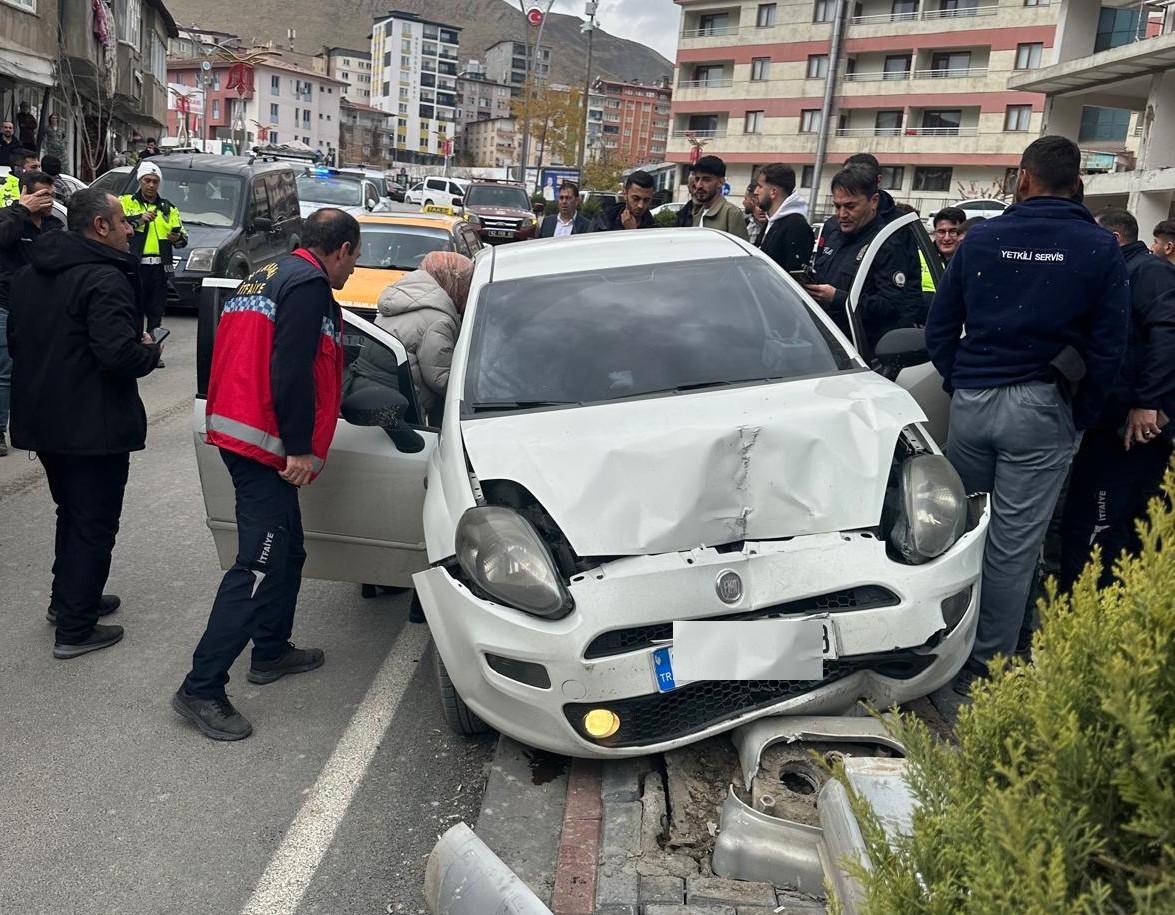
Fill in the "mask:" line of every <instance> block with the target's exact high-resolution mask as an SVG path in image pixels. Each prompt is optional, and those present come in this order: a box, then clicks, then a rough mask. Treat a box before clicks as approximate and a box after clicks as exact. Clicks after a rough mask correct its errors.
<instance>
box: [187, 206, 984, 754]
mask: <svg viewBox="0 0 1175 915" xmlns="http://www.w3.org/2000/svg"><path fill="white" fill-rule="evenodd" d="M640 242H641V243H640V244H639V245H633V244H632V243H631V242H630V240H629V239H627V238H626V237H624V235H623V233H600V234H594V235H589V236H586V237H584V239H583V240H582V241H581V242H579V243H577V244H575V245H572V246H568V245H567V244H566V242H559V241H536V242H534V243H533V244H531V245H506V246H501V247H497V248H492V249H489V250H487V251H483V252H482V253H481V254H479V255H478V257H477V259H476V261H475V268H474V276H473V282H472V288H471V291H470V296H469V303H470V304H469V306H468V309H467V311H466V313H465V317H464V321H463V327H462V333H461V337H460V339H459V341H458V343H457V346H456V349H455V351H454V353H453V365H452V373H451V375H450V378H449V387H448V393H447V396H446V399H445V434H444V436H443V437H440V438H438V434H437V430H433V429H429V428H427V427H424V426H421V425H420V417H419V413H418V411H417V407H416V401H415V392H414V389H413V387H412V384H411V381H410V377H411V375H410V372H409V371H408V368H407V359H406V355H405V353H404V350H403V347H402V346H401V345H400V343H399V341H398V340H397V339H396V338H395V337H393V336H391V335H389V334H386V333H384V332H383V331H382V330H381V329H380V328H378V327H376V326H374V325H372V324H370V323H368V322H366V321H364V320H363V319H362V318H360V317H358V316H357V315H354V314H352V313H350V312H344V321H345V324H346V329H345V331H344V350H345V353H346V360H347V363H348V364H350V363H351V362H353V360H354V359H355V357H356V355H357V354H358V352H359V349H360V348H361V347H363V346H372V347H376V348H379V349H383V350H385V357H386V358H387V359H394V360H395V362H396V363H397V364H398V366H399V371H398V375H399V392H398V393H397V392H395V391H392V390H390V389H379V388H377V389H371V388H367V389H366V390H364V391H359V392H357V393H356V394H353V395H351V397H349V398H348V399H347V400H346V401H345V402H344V404H343V409H342V414H343V418H342V419H340V420H339V424H338V429H337V432H336V436H335V440H334V444H333V446H332V448H331V454H330V457H329V460H328V461H327V465H326V469H325V471H324V472H323V474H322V476H321V477H320V478H319V479H318V480H317V481H316V482H315V484H314V485H313V486H310V487H307V488H306V489H304V491H303V492H302V497H301V503H302V511H303V517H304V527H305V530H306V532H307V534H306V536H307V551H308V553H309V558H308V560H307V563H306V567H305V574H306V575H308V576H310V577H317V578H327V579H334V580H338V581H351V582H376V583H380V584H389V585H408V584H409V583H410V582H411V583H414V585H415V587H416V590H417V595H418V596H419V598H420V601H421V604H422V605H423V608H424V612H425V615H426V616H427V618H428V623H429V627H430V630H431V632H432V636H433V639H434V642H435V644H436V649H437V651H436V657H437V661H436V676H437V679H438V683H439V688H440V692H441V696H442V700H443V702H444V708H445V714H446V717H447V719H448V721H449V723H450V725H451V726H452V727H454V728H455V729H456V730H458V731H461V732H463V733H472V732H476V731H478V730H482V729H485V728H486V727H487V726H488V727H493V728H497V729H498V730H500V731H501V732H502V733H505V734H508V735H510V736H511V737H514V738H516V739H518V740H520V741H522V742H523V743H526V744H529V745H531V746H534V747H540V748H544V749H547V750H551V751H554V752H558V753H563V754H568V755H573V756H589V757H590V756H596V757H606V756H629V755H638V754H646V753H652V752H659V751H664V750H668V749H671V748H673V747H677V746H681V745H683V744H687V743H690V742H693V741H697V740H700V739H703V738H705V737H708V736H711V735H713V734H717V733H720V732H723V731H727V730H730V729H731V728H733V727H735V726H737V725H739V724H742V723H745V722H747V721H749V720H751V719H754V718H758V717H762V716H767V715H778V714H812V713H816V714H831V713H837V712H841V711H844V710H846V709H848V708H850V707H851V706H853V705H854V704H855V703H856V702H857V701H858V700H859V699H861V698H865V699H868V700H870V701H872V702H873V703H875V704H876V705H878V706H879V707H885V706H889V705H890V704H892V703H900V702H904V701H907V700H910V699H913V698H915V697H918V696H923V695H926V694H927V693H929V692H930V691H932V690H933V689H935V688H937V687H938V686H940V685H942V684H943V683H945V682H947V681H948V680H949V679H950V678H951V677H952V676H953V675H954V673H955V672H956V671H957V670H958V669H959V668H960V667H961V665H962V664H963V661H964V660H965V658H966V657H967V655H968V653H969V652H970V648H971V644H972V641H973V639H974V633H975V624H976V616H977V613H978V591H979V587H978V584H979V575H980V568H981V561H982V554H983V543H984V537H985V532H986V526H987V518H988V515H987V508H986V497H984V496H982V495H974V496H967V495H965V494H964V492H963V489H962V484H961V482H960V481H959V478H958V475H957V474H956V473H955V471H954V470H953V468H951V466H950V464H949V463H948V462H947V460H946V459H945V458H944V457H943V456H942V454H941V453H940V451H939V448H938V446H937V445H936V444H935V442H934V440H933V438H932V437H931V436H930V435H929V434H928V433H927V431H926V430H925V428H924V427H923V419H924V413H923V411H922V409H921V408H920V407H919V405H918V404H917V402H916V401H915V400H914V399H913V398H912V397H911V396H910V394H909V393H907V392H906V391H905V390H903V389H902V388H901V387H899V386H897V385H895V384H894V383H892V382H891V381H889V380H887V379H886V378H884V377H882V376H881V375H879V374H877V373H874V372H871V371H870V370H869V368H868V366H867V365H866V363H865V362H864V361H863V360H862V359H861V358H860V357H859V356H858V355H857V354H856V352H855V351H854V350H853V348H852V346H851V344H850V343H849V341H848V340H846V339H845V338H844V337H843V336H842V335H841V334H840V333H839V331H837V329H836V327H835V325H834V324H833V323H832V321H831V320H830V319H829V318H828V317H827V316H826V315H825V314H824V312H823V310H822V309H820V308H819V307H817V306H816V305H815V304H814V303H813V302H812V301H811V300H810V299H809V298H808V297H807V296H806V295H804V293H803V292H802V290H801V287H799V286H798V285H797V284H796V283H795V282H794V280H792V279H791V278H790V277H788V276H787V274H786V273H784V272H783V271H782V270H780V269H779V268H778V267H777V266H776V265H775V264H774V263H772V262H771V261H770V260H769V259H768V258H766V257H765V256H764V255H763V254H762V253H761V252H759V251H758V250H756V249H755V248H753V247H752V246H751V245H749V244H747V243H745V242H742V241H740V240H738V239H735V238H732V237H730V236H728V235H725V234H722V233H719V232H716V231H710V230H697V231H691V232H687V233H682V232H680V231H678V230H672V229H667V230H650V231H647V232H642V233H641V239H640ZM715 302H721V303H722V308H715V307H714V303H715ZM205 326H208V327H211V321H208V322H202V323H201V327H205ZM911 333H912V334H914V335H915V336H917V332H916V331H912V330H909V329H908V330H905V331H901V332H898V334H899V336H898V337H897V338H895V345H894V346H892V347H888V349H890V350H892V352H891V353H890V355H888V356H886V357H884V359H883V361H884V362H886V363H887V364H888V365H890V367H891V368H893V369H894V370H895V371H896V370H897V369H898V368H900V367H901V366H903V365H907V364H910V363H913V362H917V361H919V360H925V358H926V354H925V349H924V344H923V343H922V342H921V341H920V340H919V341H917V342H916V343H914V344H908V343H905V341H906V340H908V338H909V337H910V335H911ZM887 339H888V338H887ZM881 349H883V347H880V346H879V351H881ZM199 396H201V397H202V396H203V395H202V393H201V394H200V395H199ZM373 397H374V398H375V399H374V401H373V400H372V398H373ZM393 406H396V407H397V408H398V409H399V410H400V411H402V413H403V417H404V422H406V423H407V424H409V425H410V426H411V429H410V430H409V431H415V433H416V434H415V435H414V436H413V435H408V436H405V434H404V431H405V430H404V429H403V428H399V429H396V430H394V435H395V440H393V436H392V435H389V434H385V429H384V428H379V427H376V426H371V425H369V424H371V423H375V422H384V423H385V424H387V419H386V416H387V410H388V409H390V408H392V407H393ZM381 417H383V419H381ZM203 421H204V409H203V403H202V401H201V400H199V399H197V402H196V408H195V417H194V435H195V444H196V452H197V461H198V463H199V469H200V478H201V483H202V486H203V490H204V498H205V505H206V508H207V512H208V519H209V527H210V528H211V530H212V532H213V536H214V538H215V540H216V545H217V548H218V551H219V554H220V557H221V561H222V563H223V564H224V565H226V566H228V565H230V564H231V563H232V562H233V557H234V555H235V553H236V539H235V530H234V526H233V490H232V484H231V482H230V480H229V478H228V475H227V473H226V471H225V469H224V465H223V463H222V462H221V461H220V460H219V458H218V456H217V454H216V449H215V448H213V447H210V446H208V445H207V444H205V442H204V440H203ZM390 431H391V430H390ZM397 442H398V443H399V444H397ZM401 448H402V449H403V450H400V449H401ZM414 573H415V574H414ZM698 622H706V623H711V624H714V625H713V626H712V627H707V632H709V633H710V634H709V636H708V639H709V641H708V644H709V645H710V650H707V651H706V652H702V653H701V655H702V656H700V655H699V653H698V651H697V649H696V648H688V649H687V648H686V647H685V646H686V645H688V644H689V643H690V642H691V639H689V638H686V635H687V632H686V630H687V629H689V627H686V628H685V629H679V627H681V626H682V624H684V623H698ZM693 636H694V637H693V639H692V644H694V645H696V644H697V639H696V630H693ZM679 649H680V650H679ZM801 657H803V658H804V660H803V661H802V663H801V660H800V659H801ZM703 662H706V663H710V664H711V672H710V673H709V674H708V675H707V676H706V677H704V678H702V677H699V678H697V679H695V680H694V682H685V681H686V680H688V679H690V671H691V670H697V669H698V666H699V664H701V663H703ZM813 664H814V665H815V672H814V673H812V670H813V668H812V666H811V665H813ZM714 665H717V669H715V668H714ZM801 666H802V667H803V670H801V669H800V667H801Z"/></svg>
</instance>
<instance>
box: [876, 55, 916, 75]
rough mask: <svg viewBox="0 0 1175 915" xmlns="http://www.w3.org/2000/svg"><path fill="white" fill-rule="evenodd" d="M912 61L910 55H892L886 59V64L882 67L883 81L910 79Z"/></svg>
mask: <svg viewBox="0 0 1175 915" xmlns="http://www.w3.org/2000/svg"><path fill="white" fill-rule="evenodd" d="M910 60H911V57H910V55H909V54H890V55H889V56H888V57H886V58H885V64H884V66H883V67H882V75H881V78H882V79H909V77H910Z"/></svg>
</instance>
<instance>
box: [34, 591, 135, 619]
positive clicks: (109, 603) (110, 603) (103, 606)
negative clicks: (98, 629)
mask: <svg viewBox="0 0 1175 915" xmlns="http://www.w3.org/2000/svg"><path fill="white" fill-rule="evenodd" d="M121 606H122V598H121V597H119V596H118V595H117V594H103V595H102V596H101V597H100V598H99V599H98V615H99V616H110V614H112V613H113V612H114V611H115V610H117V609H118V608H119V607H121ZM45 619H47V620H48V621H49V622H51V623H53V625H57V608H56V607H54V606H53V605H52V604H50V605H49V609H48V610H46V611H45Z"/></svg>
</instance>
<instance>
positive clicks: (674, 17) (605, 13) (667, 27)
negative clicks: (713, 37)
mask: <svg viewBox="0 0 1175 915" xmlns="http://www.w3.org/2000/svg"><path fill="white" fill-rule="evenodd" d="M524 2H526V4H527V5H528V6H529V5H530V3H529V2H528V0H524ZM537 2H538V3H540V4H542V5H545V0H537ZM583 9H584V0H555V2H554V4H553V5H552V6H551V11H552V12H555V13H569V14H570V15H572V16H578V17H580V18H581V19H582V18H583ZM680 18H681V7H680V6H678V5H677V4H676V3H674V2H673V0H598V4H597V7H596V22H598V23H599V24H600V25H601V26H602V27H603V28H604V29H605V30H606V31H607V32H609V33H611V34H612V35H616V36H618V37H620V38H629V39H631V40H633V41H639V42H640V43H641V44H645V45H648V46H649V47H650V48H652V49H653V50H655V51H659V52H660V53H661V54H662V55H664V56H665V57H667V58H669V60H671V61H672V60H676V59H677V31H678V23H679V20H680Z"/></svg>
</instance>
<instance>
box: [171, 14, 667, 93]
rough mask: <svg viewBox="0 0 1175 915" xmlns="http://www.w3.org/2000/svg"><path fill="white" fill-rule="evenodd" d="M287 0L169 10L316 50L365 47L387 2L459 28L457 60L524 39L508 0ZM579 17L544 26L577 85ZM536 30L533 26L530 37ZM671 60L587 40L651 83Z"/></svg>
mask: <svg viewBox="0 0 1175 915" xmlns="http://www.w3.org/2000/svg"><path fill="white" fill-rule="evenodd" d="M291 6H292V4H290V3H289V0H249V2H247V3H245V4H243V5H242V4H241V3H239V2H233V0H178V2H175V0H173V2H172V4H171V10H172V13H173V14H174V15H175V19H176V22H177V23H178V24H179V25H180V26H181V27H192V26H197V27H199V28H204V29H215V30H218V31H223V32H231V33H233V34H237V35H240V36H241V37H242V38H244V39H245V40H246V41H250V40H251V41H253V42H255V43H258V44H264V43H265V42H267V41H270V40H272V41H273V43H274V46H275V47H286V30H287V29H290V28H294V29H296V30H297V39H296V41H295V43H294V50H295V51H297V52H300V53H302V54H311V55H312V54H316V53H318V51H320V50H321V49H322V48H323V47H324V46H330V47H344V48H358V49H362V50H367V49H369V48H370V45H371V42H370V35H371V24H372V20H373V18H374V17H375V16H376V15H382V14H384V13H386V12H387V11H388V9H389V7H390V8H392V9H395V10H399V11H403V12H411V13H417V14H418V15H420V16H422V17H424V18H427V19H431V20H433V21H435V22H443V23H446V24H448V25H454V26H460V27H461V30H462V31H461V50H460V54H461V59H462V61H464V60H467V59H469V58H474V59H478V60H482V61H484V60H485V49H486V48H488V47H489V46H490V45H492V44H494V43H496V42H498V41H503V40H506V39H510V38H513V39H516V40H519V41H521V40H522V37H523V35H522V33H523V31H524V29H525V28H526V24H525V20H524V19H523V17H522V13H521V12H519V10H518V7H517V6H516V5H514V4H513V3H511V2H508V0H398V2H394V3H391V2H389V0H315V2H314V3H299V4H297V6H298V12H297V16H296V17H294V16H291V13H290V10H291ZM579 27H580V19H579V18H578V17H576V16H567V15H564V14H561V13H552V14H551V15H550V17H549V18H548V20H547V24H546V27H545V28H544V30H543V44H544V45H547V46H548V47H550V48H551V71H552V73H551V79H552V81H553V82H556V83H566V84H569V85H573V86H576V85H582V83H583V79H584V76H585V72H586V70H585V68H586V64H587V60H586V58H587V40H586V37H585V36H584V35H583V34H582V33H581V32H580V30H579ZM536 31H537V30H532V32H531V35H532V39H533V36H534V34H535V32H536ZM672 73H673V64H672V63H670V62H669V61H668V60H666V59H665V58H664V57H662V56H661V55H660V54H658V53H657V52H656V51H654V50H653V49H652V48H649V47H646V46H645V45H642V44H639V43H637V42H635V41H629V40H628V39H625V38H617V37H616V36H615V35H609V34H608V33H607V32H604V31H603V30H597V31H596V35H595V38H594V43H593V47H592V76H593V77H596V76H603V77H606V78H610V79H620V80H640V81H641V82H651V81H653V80H654V79H657V78H658V77H661V76H671V75H672Z"/></svg>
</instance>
